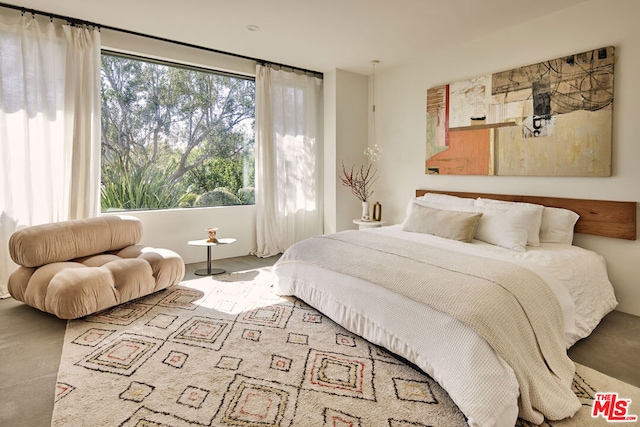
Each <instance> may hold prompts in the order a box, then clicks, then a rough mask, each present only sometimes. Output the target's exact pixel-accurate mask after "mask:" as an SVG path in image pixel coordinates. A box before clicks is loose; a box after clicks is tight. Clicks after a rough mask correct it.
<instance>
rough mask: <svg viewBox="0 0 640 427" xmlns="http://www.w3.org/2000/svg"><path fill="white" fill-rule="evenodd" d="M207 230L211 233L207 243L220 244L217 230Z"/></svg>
mask: <svg viewBox="0 0 640 427" xmlns="http://www.w3.org/2000/svg"><path fill="white" fill-rule="evenodd" d="M205 230H206V231H207V232H208V233H209V238H208V239H207V242H209V243H218V239H216V233H217V232H218V229H217V228H205Z"/></svg>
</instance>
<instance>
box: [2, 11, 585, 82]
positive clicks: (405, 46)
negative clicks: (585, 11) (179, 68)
mask: <svg viewBox="0 0 640 427" xmlns="http://www.w3.org/2000/svg"><path fill="white" fill-rule="evenodd" d="M4 1H5V3H8V4H13V5H18V6H23V7H25V8H28V9H35V10H38V11H43V12H49V13H52V14H57V15H63V16H69V17H73V18H77V19H81V20H86V21H90V22H94V23H98V24H101V25H104V26H110V27H116V28H119V29H126V30H130V31H135V32H138V33H143V34H148V35H153V36H157V37H162V38H166V39H170V40H176V41H180V42H184V43H190V44H194V45H197V46H203V47H207V48H212V49H216V50H221V51H224V52H229V53H234V54H238V55H243V56H247V57H251V58H256V59H263V60H266V61H271V62H275V63H279V64H286V65H291V66H295V67H299V68H305V69H309V70H314V71H320V72H325V71H329V70H333V69H335V68H340V69H344V70H347V71H352V72H356V73H362V74H370V72H371V69H372V66H371V61H372V60H379V61H380V65H379V66H378V68H377V69H381V68H382V67H385V68H386V67H394V66H397V65H399V64H402V63H404V62H408V61H410V60H411V59H412V58H416V57H424V56H425V52H430V51H433V50H434V49H444V48H447V47H449V46H453V45H455V44H457V43H460V42H462V41H464V40H469V39H474V38H478V37H482V36H484V35H487V34H489V33H492V32H494V31H499V30H501V29H504V28H507V27H510V26H514V25H518V24H520V23H522V22H526V21H529V20H532V19H536V18H539V17H541V16H544V15H546V14H551V13H554V12H556V11H558V10H561V9H564V8H568V7H571V6H574V5H576V4H578V3H582V2H584V1H586V0H535V1H532V0H316V1H310V0H226V1H222V0H109V1H105V0H4ZM249 25H256V26H258V27H259V29H258V30H256V31H250V30H249V29H247V26H249Z"/></svg>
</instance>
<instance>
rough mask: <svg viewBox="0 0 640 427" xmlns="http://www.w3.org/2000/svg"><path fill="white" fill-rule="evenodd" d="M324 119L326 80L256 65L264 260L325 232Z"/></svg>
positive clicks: (259, 253)
mask: <svg viewBox="0 0 640 427" xmlns="http://www.w3.org/2000/svg"><path fill="white" fill-rule="evenodd" d="M322 117H323V103H322V79H319V78H316V77H310V76H306V75H301V74H296V73H294V72H287V71H284V70H274V69H272V68H271V67H269V66H263V65H258V66H257V68H256V211H257V229H256V232H257V241H258V249H257V250H256V251H255V254H256V255H257V256H259V257H269V256H272V255H276V254H278V253H281V252H284V251H285V250H286V249H287V248H288V247H289V246H291V245H292V244H294V243H295V242H297V241H299V240H302V239H305V238H307V237H311V236H314V235H317V234H321V233H322V231H323V206H322V197H323V193H322V167H323V166H322V151H323V145H322V140H323V138H322V131H323V124H322Z"/></svg>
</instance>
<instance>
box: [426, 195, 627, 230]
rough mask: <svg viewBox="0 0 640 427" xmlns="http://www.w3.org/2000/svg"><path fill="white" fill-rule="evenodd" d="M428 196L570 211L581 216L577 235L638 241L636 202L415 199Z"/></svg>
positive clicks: (505, 197) (509, 197)
mask: <svg viewBox="0 0 640 427" xmlns="http://www.w3.org/2000/svg"><path fill="white" fill-rule="evenodd" d="M425 193H439V194H449V195H451V196H458V197H469V198H474V199H475V198H477V197H483V198H487V199H496V200H506V201H510V202H525V203H535V204H538V205H544V206H549V207H554V208H564V209H569V210H572V211H574V212H575V213H577V214H578V215H580V219H578V222H577V223H576V227H575V232H576V233H583V234H593V235H596V236H605V237H614V238H616V239H627V240H636V202H615V201H608V200H587V199H565V198H561V197H540V196H517V195H510V194H489V193H467V192H457V191H438V190H416V197H418V196H422V195H423V194H425Z"/></svg>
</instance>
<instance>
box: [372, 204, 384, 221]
mask: <svg viewBox="0 0 640 427" xmlns="http://www.w3.org/2000/svg"><path fill="white" fill-rule="evenodd" d="M373 220H374V221H382V205H381V204H380V203H379V202H375V203H374V204H373Z"/></svg>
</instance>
